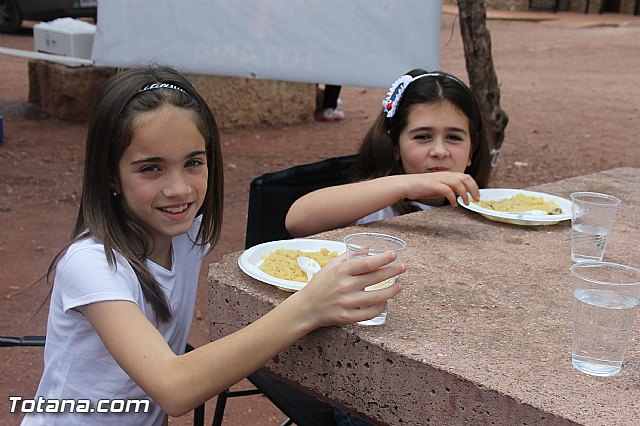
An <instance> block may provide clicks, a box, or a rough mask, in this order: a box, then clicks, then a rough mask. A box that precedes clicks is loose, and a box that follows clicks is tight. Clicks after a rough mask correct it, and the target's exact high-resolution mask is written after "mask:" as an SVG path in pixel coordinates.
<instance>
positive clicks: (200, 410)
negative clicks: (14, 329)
mask: <svg viewBox="0 0 640 426" xmlns="http://www.w3.org/2000/svg"><path fill="white" fill-rule="evenodd" d="M45 342H46V337H45V336H23V337H9V336H0V348H9V347H29V346H41V347H44V344H45ZM192 350H193V346H191V345H190V344H189V343H187V346H186V349H185V352H190V351H192ZM193 425H194V426H204V404H201V405H199V406H198V407H196V408H195V409H194V410H193Z"/></svg>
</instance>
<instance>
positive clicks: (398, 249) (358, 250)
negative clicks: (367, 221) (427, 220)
mask: <svg viewBox="0 0 640 426" xmlns="http://www.w3.org/2000/svg"><path fill="white" fill-rule="evenodd" d="M344 243H345V245H346V247H347V260H350V259H357V258H361V257H365V256H373V255H376V254H379V253H385V252H388V251H394V252H395V253H396V260H395V261H394V262H392V263H397V262H399V260H400V255H401V254H402V252H403V250H404V249H405V248H406V246H407V244H406V243H405V242H404V241H403V240H402V239H400V238H398V237H394V236H392V235H387V234H378V233H375V232H361V233H357V234H350V235H347V236H346V237H345V238H344ZM397 278H398V277H397V276H395V277H391V278H389V279H388V280H385V281H382V282H380V283H377V284H374V285H370V286H368V287H366V288H365V291H375V290H379V289H382V288H385V287H389V286H390V285H392V284H394V283H395V282H396V280H397ZM386 320H387V309H386V308H385V310H384V311H383V312H382V313H381V314H379V315H377V316H376V317H374V318H371V319H369V320H365V321H358V324H361V325H381V324H384V323H385V322H386Z"/></svg>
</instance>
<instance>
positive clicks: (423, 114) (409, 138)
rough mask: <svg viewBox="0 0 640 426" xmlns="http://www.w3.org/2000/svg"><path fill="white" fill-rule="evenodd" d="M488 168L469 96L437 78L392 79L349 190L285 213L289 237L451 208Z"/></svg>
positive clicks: (475, 188)
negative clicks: (448, 205) (441, 208)
mask: <svg viewBox="0 0 640 426" xmlns="http://www.w3.org/2000/svg"><path fill="white" fill-rule="evenodd" d="M490 174H491V161H490V156H489V148H488V142H487V137H486V133H485V123H484V120H483V117H482V114H481V112H480V108H479V106H478V103H477V101H476V99H475V97H474V95H473V93H472V92H471V90H470V89H469V88H468V87H467V85H465V84H464V83H463V82H462V81H461V80H459V79H458V78H456V77H454V76H452V75H450V74H447V73H444V72H426V71H425V70H422V69H414V70H412V71H409V72H408V73H407V74H405V75H403V76H402V77H400V78H399V79H398V80H396V81H395V82H394V83H393V85H392V86H391V88H390V89H389V92H388V94H387V97H386V98H385V99H384V100H383V101H382V111H380V114H379V115H378V117H377V118H376V121H375V122H374V123H373V125H372V126H371V128H370V129H369V131H368V132H367V135H366V136H365V138H364V140H363V142H362V144H361V146H360V150H359V153H358V158H357V160H356V163H355V165H354V167H353V169H352V181H353V183H349V184H345V185H338V186H333V187H329V188H323V189H319V190H317V191H314V192H311V193H309V194H307V195H305V196H303V197H301V198H300V199H299V200H297V201H296V202H295V203H294V204H293V205H292V206H291V208H290V209H289V212H288V214H287V218H286V227H287V230H288V231H289V233H290V234H291V235H293V236H296V237H301V236H307V235H311V234H316V233H319V232H323V231H327V230H330V229H335V228H340V227H343V226H348V225H351V224H354V223H355V224H364V223H368V222H372V221H375V220H380V219H384V218H387V217H393V216H398V215H402V214H406V213H410V212H414V211H419V210H429V209H431V208H433V207H437V206H442V205H444V204H447V203H449V204H451V205H452V206H457V202H456V197H457V196H460V197H461V198H462V200H463V202H464V203H465V204H466V203H468V202H469V195H468V194H471V197H473V199H475V200H476V201H477V200H479V198H480V192H479V188H484V187H486V185H487V183H488V181H489V178H490Z"/></svg>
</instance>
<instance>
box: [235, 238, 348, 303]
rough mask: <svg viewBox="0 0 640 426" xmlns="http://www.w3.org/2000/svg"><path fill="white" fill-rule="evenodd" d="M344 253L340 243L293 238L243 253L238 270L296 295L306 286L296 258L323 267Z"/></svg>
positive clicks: (305, 278) (303, 273)
mask: <svg viewBox="0 0 640 426" xmlns="http://www.w3.org/2000/svg"><path fill="white" fill-rule="evenodd" d="M345 250H346V248H345V245H344V243H343V242H338V241H330V240H314V239H307V238H295V239H292V240H279V241H270V242H267V243H263V244H258V245H256V246H253V247H251V248H249V249H247V250H245V251H244V253H242V254H241V255H240V257H239V258H238V266H240V269H242V270H243V271H244V273H246V274H247V275H249V276H250V277H252V278H255V279H257V280H259V281H262V282H264V283H267V284H271V285H274V286H276V287H278V288H279V289H280V290H285V291H298V290H300V289H302V288H303V287H304V286H305V285H306V284H307V275H306V273H305V272H304V271H303V270H302V269H301V268H300V266H298V263H297V258H298V256H306V257H310V258H312V259H314V260H315V261H316V262H318V263H319V264H320V266H321V267H322V266H324V265H326V264H327V262H329V261H330V260H331V259H333V258H334V257H336V256H339V255H341V254H342V253H344V252H345Z"/></svg>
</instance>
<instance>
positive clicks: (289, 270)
mask: <svg viewBox="0 0 640 426" xmlns="http://www.w3.org/2000/svg"><path fill="white" fill-rule="evenodd" d="M298 256H307V257H310V258H311V259H313V260H315V261H316V262H318V263H319V264H320V267H322V266H324V265H326V264H327V262H329V261H330V260H331V259H333V258H334V257H336V256H338V252H337V251H330V250H329V249H326V248H322V249H320V250H318V251H302V250H291V249H276V250H274V251H272V252H271V253H269V254H268V255H267V256H265V257H264V258H263V260H262V264H261V265H260V270H261V271H262V272H264V273H265V274H269V275H271V276H272V277H276V278H281V279H283V280H289V281H298V282H301V283H306V282H307V274H306V273H305V272H304V271H303V270H302V268H300V266H298V262H297V259H298Z"/></svg>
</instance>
